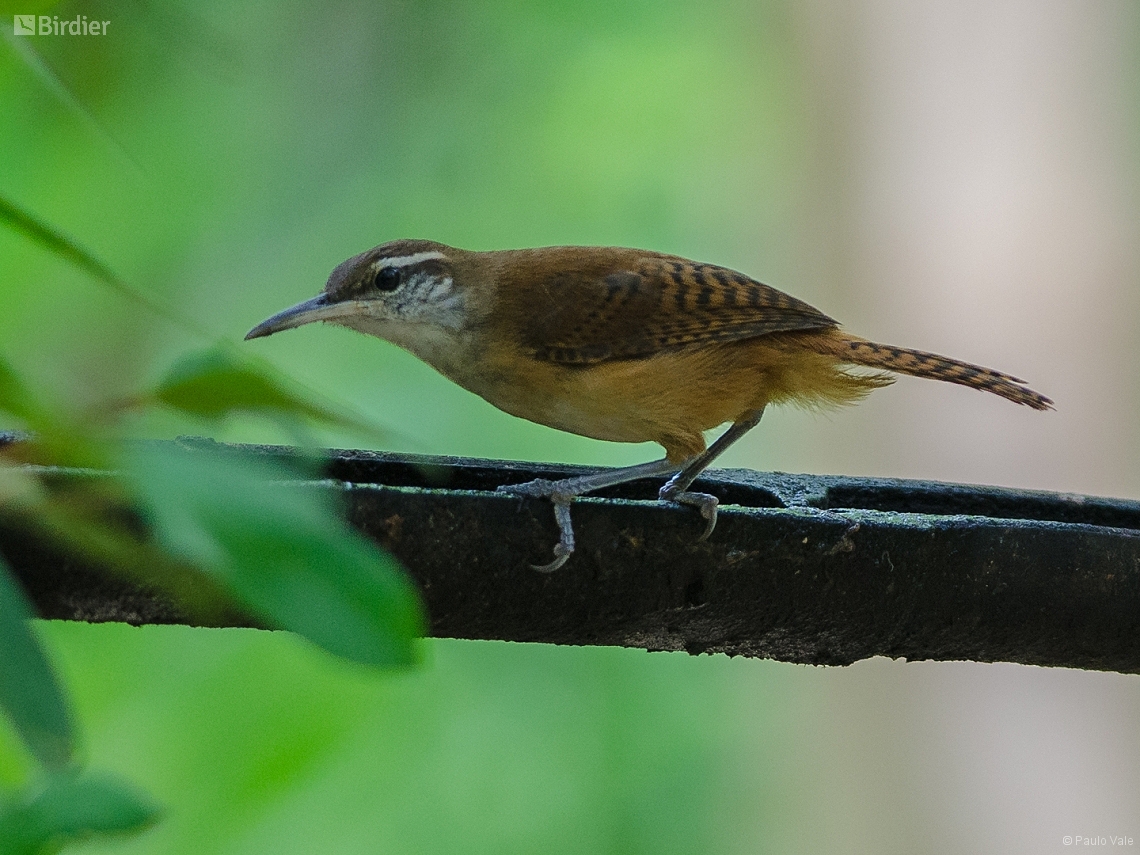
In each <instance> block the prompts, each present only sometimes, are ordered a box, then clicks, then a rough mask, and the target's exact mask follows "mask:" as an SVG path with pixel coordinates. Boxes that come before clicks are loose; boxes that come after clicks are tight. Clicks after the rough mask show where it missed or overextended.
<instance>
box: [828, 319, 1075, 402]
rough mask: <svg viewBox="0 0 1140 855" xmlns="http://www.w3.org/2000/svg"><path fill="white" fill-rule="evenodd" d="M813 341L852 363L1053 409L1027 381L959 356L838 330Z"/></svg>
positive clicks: (829, 354) (840, 358)
mask: <svg viewBox="0 0 1140 855" xmlns="http://www.w3.org/2000/svg"><path fill="white" fill-rule="evenodd" d="M810 342H811V343H810V345H809V346H810V347H811V348H812V349H813V350H817V351H818V352H820V353H824V354H826V355H828V356H835V357H837V358H838V359H839V360H840V361H842V362H849V363H851V364H852V365H863V366H866V367H868V368H886V369H888V370H890V371H897V372H898V373H899V374H910V375H912V376H914V377H929V378H931V379H932V380H945V381H946V382H947V383H957V384H958V385H960V386H970V387H971V388H974V389H981V390H983V391H986V392H993V393H994V394H995V395H1000V396H1001V397H1003V398H1005V399H1006V400H1007V401H1013V402H1014V403H1015V404H1025V405H1026V406H1028V407H1032V408H1033V409H1035V410H1051V409H1053V402H1052V401H1051V400H1049V399H1048V398H1046V397H1045V396H1044V395H1042V394H1041V393H1040V392H1034V391H1033V390H1032V389H1030V388H1028V387H1027V386H1026V385H1025V381H1024V380H1020V379H1018V378H1017V377H1013V376H1011V375H1009V374H1003V373H1002V372H1000V371H994V370H993V369H991V368H983V367H982V366H980V365H971V364H970V363H968V362H960V361H958V360H957V359H950V358H949V357H946V356H939V355H938V354H936V353H926V352H925V351H922V350H910V349H909V348H905V347H891V346H890V345H886V344H876V343H875V342H873V341H867V340H866V339H862V338H857V337H856V336H850V335H846V334H844V333H838V332H837V333H835V334H833V335H831V336H813V337H811V339H810Z"/></svg>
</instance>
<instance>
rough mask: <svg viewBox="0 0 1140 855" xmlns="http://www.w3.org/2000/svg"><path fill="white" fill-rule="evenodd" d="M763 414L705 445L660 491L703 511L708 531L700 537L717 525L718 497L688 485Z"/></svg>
mask: <svg viewBox="0 0 1140 855" xmlns="http://www.w3.org/2000/svg"><path fill="white" fill-rule="evenodd" d="M763 415H764V408H763V407H761V408H760V409H758V410H753V411H752V412H750V413H748V414H747V415H746V416H744V417H743V418H742V419H740V420H739V421H736V422H733V423H732V426H731V427H730V428H729V429H728V430H726V431H725V432H724V433H722V434H721V435H720V436H719V437H717V439H716V442H714V443H713V444H712V445H710V446H709V447H708V448H706V449H705V450H704V451H703V452H702V453H700V454H698V455H697V456H696V457H694V458H692V459H691V460H690V461H689V462H688V463H686V464H685V468H684V469H682V470H681V471H680V472H678V473H677V474H676V475H674V476H673V477H672V478H670V479H669V480H668V481H666V482H665V486H664V487H662V488H661V491H660V492H659V493H658V494H657V495H658V497H659V498H660V499H661V500H662V501H665V502H680V503H681V504H683V505H692V506H693V507H695V508H696V509H697V510H699V511H700V512H701V516H702V517H704V518H705V520H706V521H707V525H706V526H705V533H704V534H702V535H701V536H700V537H699V538H698V540H704V539H705V538H707V537H708V536H709V535H710V534H712V532H713V529H714V528H716V508H717V499H716V496H710V495H709V494H708V493H691V492H689V486H690V485H691V484H692V483H693V482H694V481H695V480H696V479H697V476H698V475H700V474H701V473H702V472H704V471H705V469H707V468H708V466H709V464H710V463H712V462H713V461H714V460H716V459H717V458H718V457H719V456H720V455H721V454H722V453H723V452H724V450H725V449H726V448H728V447H729V446H730V445H732V444H733V443H734V442H736V441H737V440H738V439H740V438H741V437H742V436H744V434H746V433H748V431H750V430H752V428H754V427H756V425H758V424H760V417H761V416H763Z"/></svg>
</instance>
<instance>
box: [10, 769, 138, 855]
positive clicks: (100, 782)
mask: <svg viewBox="0 0 1140 855" xmlns="http://www.w3.org/2000/svg"><path fill="white" fill-rule="evenodd" d="M158 816H159V809H158V807H157V806H156V805H155V804H154V803H153V802H151V801H150V800H149V799H148V798H146V797H145V796H144V795H142V794H141V793H139V792H138V791H137V790H136V789H134V788H133V787H131V786H130V785H129V784H127V783H126V782H124V781H122V780H120V779H118V778H115V777H112V776H111V775H106V774H101V775H93V774H84V775H73V774H59V775H55V776H53V777H52V778H51V779H50V780H49V781H48V784H47V786H46V787H44V788H42V789H41V790H39V791H38V792H36V793H34V794H30V795H27V796H25V797H24V798H23V799H21V800H19V801H17V802H14V803H11V804H9V805H8V806H6V807H0V855H38V853H41V852H45V851H47V852H50V851H55V850H57V849H58V848H60V847H61V846H63V845H65V844H67V843H70V842H73V841H76V840H82V839H83V838H86V837H90V836H92V835H96V834H124V833H129V832H136V831H140V830H142V829H144V828H146V827H147V826H149V825H151V824H152V823H154V822H155V821H156V820H157V819H158Z"/></svg>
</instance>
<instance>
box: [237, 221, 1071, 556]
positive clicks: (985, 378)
mask: <svg viewBox="0 0 1140 855" xmlns="http://www.w3.org/2000/svg"><path fill="white" fill-rule="evenodd" d="M312 321H331V322H332V323H336V324H340V325H341V326H346V327H349V328H351V329H354V330H358V331H360V332H363V333H367V334H369V335H374V336H377V337H378V338H382V339H386V340H387V341H390V342H392V343H393V344H396V345H399V346H400V347H402V348H404V349H406V350H408V351H410V352H411V353H413V354H415V355H416V356H417V357H419V358H420V359H422V360H423V361H424V362H426V363H428V364H429V365H431V366H432V367H433V368H435V369H436V370H437V371H439V372H440V373H441V374H443V375H444V376H445V377H447V378H449V379H450V380H452V381H454V382H455V383H458V384H459V385H460V386H462V387H463V388H465V389H468V390H470V391H472V392H474V393H475V394H476V395H479V396H480V397H482V398H484V399H485V400H487V401H488V402H490V403H491V404H494V405H495V406H496V407H498V408H499V409H501V410H505V411H506V412H508V413H510V414H512V415H515V416H519V417H520V418H524V419H529V420H530V421H533V422H538V423H539V424H543V425H548V426H549V427H553V428H558V429H559V430H564V431H569V432H571V433H576V434H581V435H582V436H588V437H593V438H595V439H605V440H610V441H613V442H646V441H653V442H657V443H659V444H660V445H661V446H662V447H663V448H664V449H665V457H664V458H663V459H662V460H658V461H653V462H650V463H643V464H639V465H636V466H629V467H625V468H621V469H614V470H609V471H605V472H601V473H598V474H596V475H585V476H581V477H576V478H567V479H564V480H561V481H547V480H543V479H539V480H536V481H531V482H528V483H526V484H519V485H510V486H504V487H500V488H499V489H500V490H502V491H506V492H510V493H515V494H518V495H524V496H536V497H542V498H547V499H549V500H550V501H551V502H552V503H553V505H554V510H555V517H556V519H557V522H558V527H559V532H560V539H559V542H558V543H557V544H556V545H555V547H554V555H555V557H554V560H553V561H552V562H550V563H549V564H546V565H544V566H542V567H538V568H536V569H539V570H543V571H552V570H556V569H558V568H559V567H561V566H562V565H563V564H564V563H565V562H566V560H567V559H568V558H569V557H570V554H571V553H572V552H573V551H574V530H573V527H572V525H571V522H570V503H571V501H572V500H573V499H574V498H575V497H576V496H580V495H582V494H584V493H588V492H590V491H593V490H599V489H602V488H604V487H610V486H613V485H616V484H621V483H625V482H627V481H633V480H636V479H639V478H647V477H654V476H665V475H671V476H672V477H670V478H669V480H668V481H666V483H665V485H664V486H663V487H662V488H661V490H660V493H659V496H660V498H661V499H662V500H665V501H671V502H680V503H682V504H687V505H692V506H695V507H696V508H698V509H699V510H700V512H701V514H702V516H703V517H704V519H705V520H706V527H705V531H704V534H703V535H702V538H705V537H708V536H709V534H711V533H712V530H713V526H714V525H715V524H716V512H717V500H716V497H714V496H710V495H707V494H704V493H697V492H693V491H690V490H689V487H690V485H691V484H692V483H693V481H694V480H695V479H696V477H697V476H698V475H699V474H700V473H701V472H702V471H703V470H704V469H705V468H706V467H707V466H708V465H709V464H710V463H712V461H713V460H715V459H716V457H717V456H718V455H719V454H720V453H721V452H723V451H724V450H725V449H726V448H727V447H728V446H729V445H731V444H732V443H733V442H735V441H736V440H737V439H739V438H740V437H741V436H742V435H743V434H745V433H746V432H747V431H748V430H750V429H751V428H753V427H755V426H756V424H757V423H758V422H759V421H760V417H761V415H762V414H763V412H764V408H765V407H767V406H768V405H769V404H781V403H796V404H801V405H805V406H809V407H821V406H823V407H826V406H832V405H839V404H850V403H854V402H856V401H859V400H860V399H862V398H863V397H864V396H865V395H867V394H868V393H869V392H871V391H872V390H874V389H878V388H880V387H882V386H886V385H888V384H889V383H892V382H893V380H894V378H893V377H892V376H890V375H889V374H887V373H885V372H886V371H891V372H896V373H899V374H910V375H913V376H915V377H929V378H931V379H934V380H944V381H946V382H948V383H957V384H959V385H961V386H970V387H972V388H974V389H981V390H983V391H986V392H992V393H993V394H995V395H1000V396H1001V397H1003V398H1005V399H1007V400H1009V401H1013V402H1014V403H1016V404H1025V405H1026V406H1029V407H1032V408H1034V409H1036V410H1046V409H1051V408H1052V403H1053V402H1052V401H1050V400H1049V399H1048V398H1046V397H1045V396H1044V395H1041V394H1039V393H1037V392H1034V391H1033V390H1032V389H1029V388H1028V387H1027V386H1026V385H1025V383H1024V381H1022V380H1019V379H1018V378H1016V377H1013V376H1011V375H1009V374H1003V373H1002V372H1000V371H994V370H992V369H989V368H982V367H981V366H978V365H971V364H969V363H967V362H960V361H959V360H956V359H950V358H948V357H945V356H938V355H936V354H933V353H926V352H924V351H921V350H911V349H909V348H903V347H892V346H888V345H884V344H876V343H875V342H872V341H867V340H866V339H862V338H858V337H857V336H853V335H848V334H846V333H844V332H841V331H840V329H839V324H838V323H837V322H836V321H834V320H832V319H831V318H829V317H828V316H827V315H825V314H823V313H822V312H820V311H819V310H818V309H815V308H813V307H811V306H809V305H808V304H807V303H804V302H802V301H801V300H797V299H796V298H795V297H791V296H788V295H787V294H784V293H782V292H780V291H777V290H776V289H775V288H771V287H769V286H767V285H764V284H761V283H760V282H757V281H756V280H754V279H752V278H750V277H748V276H745V275H744V274H743V273H737V272H736V271H734V270H729V269H728V268H725V267H720V266H717V265H715V264H701V263H698V262H695V261H689V260H688V259H685V258H680V257H678V256H674V255H666V254H663V253H659V252H651V251H648V250H638V249H623V248H618V247H583V246H552V247H543V248H539V249H517V250H499V251H495V252H470V251H467V250H462V249H455V248H453V247H450V246H445V245H443V244H440V243H435V242H433V241H426V240H397V241H391V242H389V243H385V244H381V245H380V246H378V247H376V248H374V249H370V250H368V251H367V252H364V253H361V254H360V255H357V256H354V257H353V258H350V259H348V260H347V261H345V262H344V263H343V264H341V265H340V266H338V267H337V268H336V269H335V270H334V271H333V272H332V274H331V275H330V276H329V279H328V283H327V284H326V285H325V289H324V292H323V293H321V294H319V295H318V296H316V297H314V298H312V299H311V300H306V301H305V302H303V303H299V304H298V305H296V306H293V307H292V308H290V309H286V310H285V311H283V312H280V313H279V314H276V315H274V316H273V317H271V318H269V319H268V320H266V321H264V322H263V323H261V324H258V325H257V326H256V327H254V328H253V329H252V330H250V332H249V334H248V335H246V338H247V339H252V338H258V337H260V336H266V335H271V334H272V333H275V332H280V331H281V330H286V329H291V328H293V327H298V326H301V325H302V324H307V323H311V322H312ZM851 367H863V368H870V369H878V370H876V371H871V372H858V371H851V370H849V369H850V368H851ZM725 423H729V424H730V427H729V428H728V430H727V431H725V432H724V433H723V434H722V435H721V436H720V437H719V438H718V439H717V440H716V441H715V442H714V443H713V444H712V445H711V446H706V444H705V437H704V433H705V431H707V430H710V429H712V428H715V427H717V426H719V425H722V424H725Z"/></svg>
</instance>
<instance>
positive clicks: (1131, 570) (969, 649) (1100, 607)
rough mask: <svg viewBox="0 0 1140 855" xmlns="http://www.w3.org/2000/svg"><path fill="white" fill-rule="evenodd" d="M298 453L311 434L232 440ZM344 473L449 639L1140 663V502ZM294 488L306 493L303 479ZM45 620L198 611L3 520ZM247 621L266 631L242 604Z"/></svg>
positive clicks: (353, 468)
mask: <svg viewBox="0 0 1140 855" xmlns="http://www.w3.org/2000/svg"><path fill="white" fill-rule="evenodd" d="M182 445H184V446H185V447H187V448H188V449H190V450H193V449H195V448H202V447H208V448H211V449H214V450H217V449H225V450H227V451H228V453H233V454H254V455H259V456H267V457H270V458H280V457H289V456H292V455H293V454H294V452H292V451H291V450H289V449H284V448H276V447H254V446H218V445H216V444H214V443H211V442H209V441H199V440H193V441H189V440H183V441H182ZM330 455H331V456H330V460H329V463H328V465H327V473H326V474H327V478H328V479H331V480H328V481H323V482H319V483H320V484H322V485H323V487H322V488H323V489H329V490H335V491H338V492H340V493H342V494H343V496H344V498H345V501H346V506H347V513H348V518H349V520H350V521H351V523H352V524H353V525H354V526H356V527H357V528H358V529H360V530H361V531H363V532H364V533H365V534H367V535H368V536H369V537H372V538H373V539H375V540H376V541H377V542H379V543H381V544H383V545H384V546H385V547H387V548H388V549H390V550H391V551H392V552H393V553H395V554H396V555H397V556H398V557H399V558H400V560H401V561H402V562H403V563H404V565H405V566H406V567H407V568H408V571H409V572H410V573H411V575H412V577H413V578H414V579H415V580H416V581H417V582H418V583H419V585H420V588H421V590H422V592H423V595H424V598H425V600H426V602H427V606H428V610H429V613H430V616H431V631H432V634H433V635H436V636H446V637H453V638H481V639H506V640H512V641H543V642H551V643H556V644H604V645H624V646H631V647H642V648H647V649H650V650H687V651H689V652H691V653H700V652H723V653H729V654H733V655H745V656H760V657H767V658H773V659H780V660H785V661H790V662H802V663H811V664H819V665H843V664H848V663H851V662H854V661H856V660H858V659H863V658H866V657H869V656H876V655H882V656H891V657H905V658H907V659H942V660H951V659H956V660H962V659H969V660H977V661H984V662H992V661H1008V662H1022V663H1028V664H1035V665H1053V666H1067V667H1074V668H1090V669H1098V670H1108V671H1122V672H1130V673H1140V502H1135V501H1127V500H1118V499H1099V498H1092V497H1087V496H1073V495H1062V494H1056V493H1044V492H1030V491H1023V490H1007V489H999V488H994V487H973V486H964V485H958V484H940V483H934V482H926V481H903V480H890V479H867V478H843V477H826V476H824V477H817V476H807V475H785V474H780V473H760V472H752V471H748V470H713V471H710V472H708V473H706V475H705V477H703V478H702V479H700V480H699V481H698V482H697V484H696V487H695V488H696V489H699V490H702V491H705V492H710V493H713V494H715V495H717V496H718V497H719V498H720V500H721V503H722V508H721V515H720V520H719V522H718V524H717V528H716V531H715V532H714V533H713V535H712V537H711V538H710V539H709V540H707V541H703V542H702V541H698V540H697V537H698V535H699V534H700V533H701V531H702V527H703V522H702V521H701V520H700V519H699V517H698V515H697V514H696V513H695V512H694V511H693V510H692V509H690V508H680V507H671V506H666V505H663V504H661V503H659V502H657V501H656V500H655V499H656V491H657V488H658V487H659V486H660V485H659V484H658V483H657V482H644V483H641V482H637V483H633V484H629V485H625V486H623V487H619V488H615V489H612V490H607V491H602V493H601V494H600V495H598V496H597V497H590V498H585V499H582V500H579V501H577V502H575V504H574V507H573V515H574V524H575V531H576V534H577V538H578V551H577V552H576V553H575V554H574V556H573V558H571V560H570V561H569V563H567V565H566V566H565V567H563V568H562V569H561V570H559V571H557V572H555V573H550V574H541V573H536V572H534V571H533V570H531V569H530V567H529V566H528V565H529V564H532V563H544V562H546V561H548V560H549V558H550V548H551V546H552V545H553V544H554V542H555V541H556V540H557V530H556V527H555V524H554V517H553V514H552V512H551V508H550V505H549V504H548V503H546V502H544V501H540V500H530V499H519V498H516V497H513V496H507V495H502V494H496V493H495V492H494V488H495V487H496V486H498V485H500V484H509V483H518V482H521V481H526V480H530V479H531V478H536V477H546V478H558V477H564V476H566V475H568V474H575V473H581V472H585V471H591V470H588V469H583V468H580V467H570V466H541V465H532V464H522V463H509V462H502V461H485V460H465V459H457V458H438V457H419V456H411V455H399V454H383V453H373V452H359V451H345V452H331V453H330ZM281 489H283V490H284V489H297V488H296V487H291V486H287V485H282V487H281ZM0 553H3V554H4V555H5V557H6V558H7V559H8V561H9V563H10V564H11V565H12V566H13V567H14V568H15V570H16V572H17V574H18V576H19V577H20V579H21V580H22V581H23V583H24V585H25V586H26V587H27V589H28V590H29V592H30V594H31V596H32V597H33V599H34V601H35V603H36V605H37V607H38V609H39V610H40V614H41V615H43V616H44V617H50V618H64V619H77V620H126V621H129V622H132V623H172V622H183V619H182V616H181V614H180V613H179V611H178V608H177V606H176V605H174V604H171V603H168V602H165V601H163V600H161V598H157V597H155V596H153V595H152V594H150V593H148V592H146V591H142V590H139V589H138V588H137V587H134V586H132V585H130V584H129V583H126V582H123V581H122V580H120V579H119V578H117V577H115V576H113V575H109V574H106V573H104V572H101V571H99V570H98V569H96V568H92V567H85V566H81V565H79V564H77V563H76V562H74V561H72V560H69V559H66V558H64V557H62V556H60V555H59V554H58V553H56V552H55V551H54V550H53V549H52V548H51V547H50V546H49V545H46V544H43V543H36V542H33V541H29V540H28V539H27V538H26V537H25V536H22V535H19V534H18V533H16V532H12V531H8V530H0ZM232 623H233V625H245V626H254V625H256V622H255V621H251V620H245V619H243V618H240V617H237V616H235V619H234V621H233V622H232Z"/></svg>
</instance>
